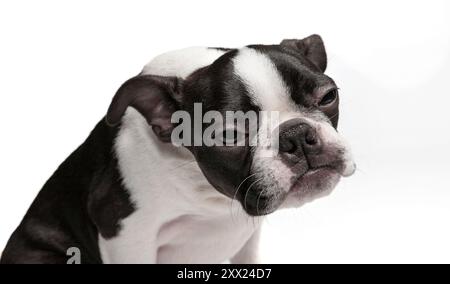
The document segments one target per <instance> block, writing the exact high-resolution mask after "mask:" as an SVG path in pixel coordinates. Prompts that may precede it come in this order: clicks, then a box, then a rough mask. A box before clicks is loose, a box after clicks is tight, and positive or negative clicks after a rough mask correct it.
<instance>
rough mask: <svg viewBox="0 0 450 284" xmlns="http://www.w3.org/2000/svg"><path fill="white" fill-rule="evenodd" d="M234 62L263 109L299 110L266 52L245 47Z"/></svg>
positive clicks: (242, 78)
mask: <svg viewBox="0 0 450 284" xmlns="http://www.w3.org/2000/svg"><path fill="white" fill-rule="evenodd" d="M233 64H234V73H235V74H236V75H237V76H238V77H239V78H240V79H241V80H242V82H243V83H244V84H245V85H246V87H247V89H248V91H249V93H250V96H251V97H252V99H253V101H254V103H256V104H257V105H258V106H259V107H261V109H262V110H267V111H281V112H284V111H294V110H297V108H296V106H295V103H294V102H293V101H292V99H291V96H290V93H289V90H288V88H287V86H286V84H285V82H284V81H283V78H282V77H281V74H280V73H279V72H278V70H277V68H276V67H275V65H274V63H273V62H272V61H271V60H270V58H269V57H268V56H266V55H265V54H264V53H261V52H259V51H258V50H255V49H253V48H248V47H244V48H242V49H240V50H239V52H238V54H237V55H236V57H235V58H234V59H233Z"/></svg>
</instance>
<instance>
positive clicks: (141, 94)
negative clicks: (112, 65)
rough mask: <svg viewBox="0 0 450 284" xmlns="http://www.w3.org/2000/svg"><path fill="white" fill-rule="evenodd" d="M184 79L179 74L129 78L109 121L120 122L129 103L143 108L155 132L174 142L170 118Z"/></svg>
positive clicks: (117, 96)
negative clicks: (171, 138) (177, 75)
mask: <svg viewBox="0 0 450 284" xmlns="http://www.w3.org/2000/svg"><path fill="white" fill-rule="evenodd" d="M181 85H182V80H181V79H180V78H177V77H163V76H156V75H139V76H136V77H134V78H131V79H130V80H128V81H126V82H125V83H124V84H123V85H122V86H121V87H120V88H119V90H118V91H117V93H116V95H115V96H114V98H113V100H112V102H111V105H110V106H109V109H108V113H107V114H106V118H105V119H106V123H107V124H108V125H109V126H116V125H118V124H119V123H120V121H121V120H122V116H123V115H124V114H125V111H126V110H127V108H128V107H129V106H131V107H133V108H135V109H136V110H137V111H139V112H140V113H141V114H142V115H143V116H144V117H145V119H146V120H147V123H148V124H149V125H151V126H152V128H153V131H154V132H155V134H156V135H157V136H158V137H159V139H161V140H162V141H164V142H170V136H171V133H172V130H173V128H174V125H173V124H172V123H171V121H170V119H171V116H172V114H173V112H174V111H176V110H177V109H178V101H179V99H180V98H181V89H182V88H181Z"/></svg>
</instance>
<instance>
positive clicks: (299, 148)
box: [279, 119, 322, 160]
mask: <svg viewBox="0 0 450 284" xmlns="http://www.w3.org/2000/svg"><path fill="white" fill-rule="evenodd" d="M279 131H280V132H279V133H280V139H279V146H280V148H279V150H280V152H281V153H284V155H285V156H286V157H287V158H288V159H290V160H297V159H298V158H302V157H304V156H308V155H311V154H317V153H318V152H320V150H321V147H322V143H321V140H320V137H319V135H318V133H317V131H316V129H315V128H314V127H313V126H311V125H310V124H309V123H307V122H305V121H304V120H302V119H292V120H289V121H286V122H284V123H282V124H281V125H280V128H279Z"/></svg>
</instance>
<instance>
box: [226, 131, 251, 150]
mask: <svg viewBox="0 0 450 284" xmlns="http://www.w3.org/2000/svg"><path fill="white" fill-rule="evenodd" d="M246 137H247V135H246V134H245V133H244V132H240V131H238V130H237V129H227V130H225V131H224V132H223V133H222V139H223V142H224V144H225V145H227V146H239V145H238V143H240V142H243V141H245V139H246Z"/></svg>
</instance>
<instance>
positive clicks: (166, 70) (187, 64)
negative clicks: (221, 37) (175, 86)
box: [142, 46, 225, 78]
mask: <svg viewBox="0 0 450 284" xmlns="http://www.w3.org/2000/svg"><path fill="white" fill-rule="evenodd" d="M224 53H225V51H223V50H218V49H215V48H207V47H198V46H195V47H188V48H183V49H179V50H174V51H169V52H166V53H163V54H161V55H159V56H157V57H155V58H154V59H153V60H152V61H150V62H149V63H148V64H147V65H145V67H144V69H143V70H142V73H143V74H152V75H159V76H175V77H180V78H186V77H187V76H189V75H190V74H191V73H192V72H194V71H195V70H197V69H200V68H202V67H205V66H208V65H210V64H211V63H213V62H214V61H215V60H216V59H217V58H219V57H220V56H222V55H223V54H224Z"/></svg>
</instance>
